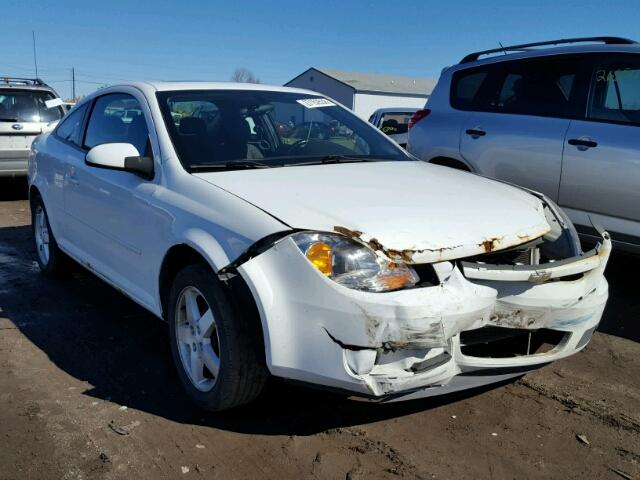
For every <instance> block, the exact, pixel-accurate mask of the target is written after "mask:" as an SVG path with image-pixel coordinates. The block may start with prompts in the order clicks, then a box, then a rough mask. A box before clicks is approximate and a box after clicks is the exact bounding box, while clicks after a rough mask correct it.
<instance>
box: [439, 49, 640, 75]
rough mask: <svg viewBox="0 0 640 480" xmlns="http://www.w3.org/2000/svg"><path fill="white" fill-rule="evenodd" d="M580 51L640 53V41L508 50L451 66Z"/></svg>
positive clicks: (461, 66) (462, 66)
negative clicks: (516, 50)
mask: <svg viewBox="0 0 640 480" xmlns="http://www.w3.org/2000/svg"><path fill="white" fill-rule="evenodd" d="M580 53H640V43H632V44H610V45H607V44H605V45H602V44H596V43H593V44H586V45H569V46H562V47H550V48H532V49H530V50H525V51H519V52H507V53H506V54H503V53H500V52H495V53H494V54H493V55H492V56H490V57H486V58H480V59H478V60H473V61H468V62H461V63H458V64H456V65H452V66H451V68H453V69H456V70H457V69H458V68H460V69H462V68H469V67H475V66H478V65H486V64H491V63H500V62H508V61H512V60H520V59H525V58H538V57H545V56H553V55H570V54H580Z"/></svg>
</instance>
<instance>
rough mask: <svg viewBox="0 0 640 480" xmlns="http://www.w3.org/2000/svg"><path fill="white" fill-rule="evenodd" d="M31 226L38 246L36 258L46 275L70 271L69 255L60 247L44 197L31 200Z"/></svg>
mask: <svg viewBox="0 0 640 480" xmlns="http://www.w3.org/2000/svg"><path fill="white" fill-rule="evenodd" d="M31 227H32V232H33V239H34V244H35V247H36V260H37V261H38V266H39V267H40V270H41V271H42V273H44V274H45V275H49V276H59V275H62V274H64V273H66V272H67V271H68V257H67V256H66V255H65V254H64V253H63V252H62V250H60V248H59V247H58V242H56V239H55V237H54V236H53V232H52V231H51V225H50V224H49V217H48V216H47V210H46V209H45V208H44V202H43V201H42V197H40V196H39V195H38V196H36V197H35V198H34V199H33V201H32V202H31Z"/></svg>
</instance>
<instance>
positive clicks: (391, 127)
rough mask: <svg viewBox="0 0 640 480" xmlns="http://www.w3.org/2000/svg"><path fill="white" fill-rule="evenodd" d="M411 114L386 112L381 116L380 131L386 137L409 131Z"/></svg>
mask: <svg viewBox="0 0 640 480" xmlns="http://www.w3.org/2000/svg"><path fill="white" fill-rule="evenodd" d="M412 116H413V113H409V112H386V113H383V114H382V118H381V120H382V124H381V125H380V130H382V132H384V133H386V134H387V135H398V134H401V133H407V132H408V131H409V120H411V117H412Z"/></svg>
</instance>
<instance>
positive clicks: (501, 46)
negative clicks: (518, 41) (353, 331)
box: [498, 42, 507, 55]
mask: <svg viewBox="0 0 640 480" xmlns="http://www.w3.org/2000/svg"><path fill="white" fill-rule="evenodd" d="M498 45H500V48H501V49H502V53H504V54H505V55H506V54H507V51H506V50H505V49H504V45H502V42H498Z"/></svg>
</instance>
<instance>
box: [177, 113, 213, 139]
mask: <svg viewBox="0 0 640 480" xmlns="http://www.w3.org/2000/svg"><path fill="white" fill-rule="evenodd" d="M178 130H179V131H180V133H181V134H183V135H204V134H205V133H207V125H206V124H205V123H204V120H203V119H201V118H197V117H183V118H181V119H180V126H179V127H178Z"/></svg>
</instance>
